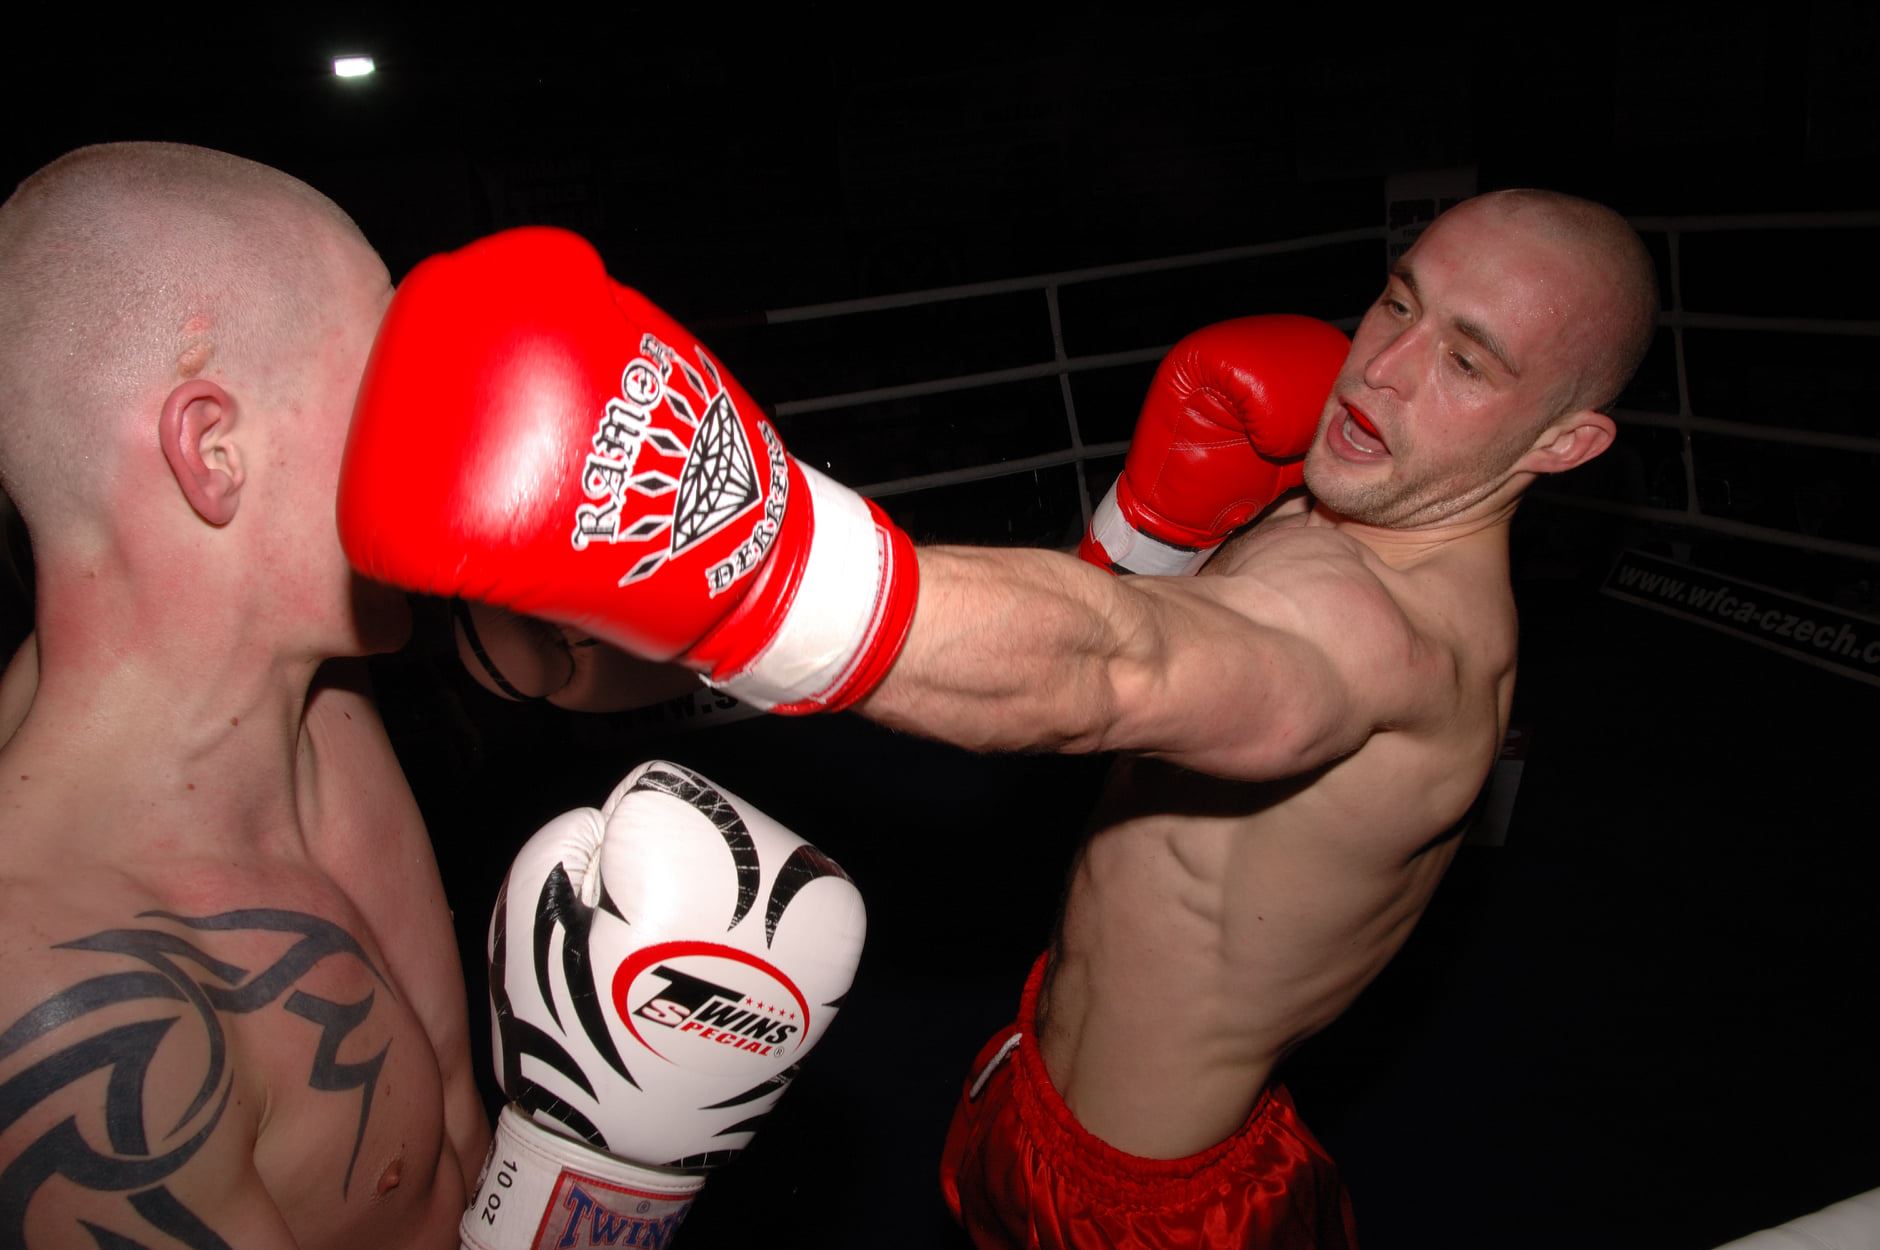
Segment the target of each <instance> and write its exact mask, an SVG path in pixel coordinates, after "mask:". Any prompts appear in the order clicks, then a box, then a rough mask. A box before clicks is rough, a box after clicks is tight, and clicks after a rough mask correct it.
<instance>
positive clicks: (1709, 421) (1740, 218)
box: [757, 212, 1880, 563]
mask: <svg viewBox="0 0 1880 1250" xmlns="http://www.w3.org/2000/svg"><path fill="white" fill-rule="evenodd" d="M1632 224H1633V226H1634V227H1635V228H1636V229H1638V231H1639V232H1640V234H1641V235H1644V236H1646V237H1647V238H1650V237H1652V236H1661V237H1662V238H1663V239H1664V241H1665V245H1666V247H1667V249H1668V254H1669V263H1670V286H1669V289H1668V291H1667V292H1666V293H1665V294H1666V297H1667V299H1668V304H1669V306H1668V308H1666V309H1664V310H1663V311H1661V313H1660V320H1659V324H1660V329H1661V331H1668V332H1669V333H1670V335H1671V336H1672V345H1673V350H1674V355H1675V372H1676V385H1677V410H1676V411H1675V412H1656V411H1650V410H1646V409H1634V408H1621V409H1619V410H1618V412H1617V414H1616V415H1617V416H1618V417H1619V418H1620V420H1621V422H1622V423H1625V424H1628V425H1633V426H1638V427H1646V428H1662V429H1668V430H1674V431H1677V432H1678V433H1679V434H1680V435H1681V437H1682V443H1683V447H1682V460H1683V465H1682V468H1683V476H1684V491H1683V494H1684V507H1683V508H1681V509H1678V508H1666V507H1657V506H1652V505H1650V504H1644V503H1638V502H1635V501H1629V500H1620V499H1606V498H1598V497H1594V496H1586V495H1575V494H1568V493H1556V492H1552V491H1537V492H1533V493H1532V494H1531V497H1532V498H1534V499H1537V500H1544V501H1546V502H1547V503H1549V504H1551V505H1557V506H1563V507H1569V508H1579V509H1585V510H1591V511H1596V512H1601V513H1607V514H1613V515H1618V516H1623V517H1628V518H1631V519H1634V520H1638V521H1641V522H1646V523H1651V524H1660V525H1671V526H1675V527H1680V528H1684V529H1690V530H1700V531H1709V532H1713V533H1718V534H1723V535H1728V536H1731V537H1735V538H1742V539H1749V540H1753V541H1756V542H1763V543H1772V544H1777V545H1781V546H1787V547H1794V548H1799V549H1803V550H1808V551H1815V552H1821V553H1825V554H1830V555H1835V556H1842V557H1849V558H1853V559H1857V560H1863V561H1871V562H1876V563H1880V547H1876V546H1874V545H1870V544H1868V543H1861V542H1846V541H1841V540H1837V539H1832V538H1824V537H1820V536H1818V535H1814V534H1808V533H1802V532H1799V531H1794V530H1786V529H1781V528H1775V527H1772V526H1768V525H1762V524H1756V523H1751V522H1746V521H1742V520H1738V519H1735V518H1732V517H1729V516H1720V515H1715V514H1713V513H1710V512H1706V511H1705V510H1704V507H1703V502H1702V495H1701V492H1700V490H1699V473H1698V463H1697V458H1696V456H1695V453H1694V451H1693V448H1692V435H1694V434H1701V435H1705V436H1718V437H1723V438H1729V439H1738V440H1746V441H1751V442H1757V443H1763V444H1774V445H1783V446H1790V447H1801V448H1813V449H1825V450H1831V451H1839V452H1847V453H1852V454H1855V455H1870V456H1876V457H1880V437H1874V436H1870V435H1862V434H1845V433H1835V432H1831V431H1824V430H1809V429H1805V428H1801V429H1798V428H1793V427H1790V426H1787V425H1782V424H1777V423H1774V422H1760V423H1757V422H1743V421H1736V420H1724V419H1720V418H1715V417H1707V416H1705V415H1703V414H1702V413H1698V412H1696V411H1694V410H1693V406H1692V402H1691V379H1690V376H1689V372H1688V363H1687V353H1686V350H1685V336H1686V334H1687V332H1689V331H1692V330H1701V331H1713V330H1726V331H1758V332H1765V333H1769V332H1773V333H1782V334H1802V335H1832V336H1857V337H1867V338H1871V337H1876V336H1880V321H1875V320H1847V319H1838V318H1819V317H1775V316H1749V315H1730V314H1719V313H1706V312H1701V311H1691V310H1688V309H1687V308H1686V307H1685V306H1684V291H1683V285H1684V284H1683V243H1684V239H1685V238H1686V236H1688V235H1691V234H1694V233H1703V232H1716V231H1756V230H1789V231H1796V230H1811V231H1812V230H1822V229H1876V228H1880V212H1860V213H1769V214H1755V215H1730V216H1714V217H1695V216H1693V217H1638V218H1634V219H1633V221H1632ZM1386 236H1387V231H1386V228H1385V227H1384V226H1381V225H1380V226H1376V227H1365V228H1361V229H1354V230H1344V231H1339V232H1335V233H1329V234H1322V235H1314V236H1309V237H1304V238H1296V239H1287V240H1281V241H1277V242H1268V243H1259V244H1252V245H1248V246H1243V247H1234V248H1224V249H1219V250H1215V251H1208V252H1197V253H1189V254H1186V255H1177V256H1169V257H1163V258H1158V259H1151V260H1142V261H1132V262H1126V263H1120V264H1114V265H1103V266H1095V267H1090V268H1083V269H1075V270H1067V271H1064V272H1059V273H1049V274H1041V275H1035V276H1032V277H1022V278H1011V279H1003V280H999V281H991V282H979V283H971V284H964V285H958V286H948V287H938V288H933V289H929V290H920V291H908V292H902V293H898V294H893V295H883V296H874V297H869V298H863V299H854V300H845V301H841V302H838V303H825V304H813V305H805V306H801V307H793V308H782V309H775V310H771V311H767V312H765V313H763V314H761V316H760V317H759V318H757V320H759V321H761V323H762V324H766V325H783V324H788V323H796V322H806V321H820V320H828V319H834V318H844V317H857V316H865V315H867V314H871V313H879V312H886V311H891V310H896V309H906V308H915V307H920V306H925V305H931V304H938V303H943V302H947V301H956V300H967V299H977V298H982V297H987V296H1001V295H1011V294H1017V293H1025V292H1035V293H1037V294H1038V295H1039V296H1040V297H1041V304H1042V312H1043V313H1044V315H1045V316H1046V317H1047V318H1048V321H1049V325H1050V332H1051V343H1052V347H1053V352H1052V355H1051V358H1050V359H1048V360H1038V361H1036V362H1034V363H1030V364H1024V365H1018V366H1008V367H1002V368H996V369H987V370H984V371H977V372H964V373H957V374H953V375H951V376H945V377H934V378H928V379H923V380H921V381H917V382H910V383H906V384H902V385H894V386H883V387H876V388H872V389H866V390H856V391H848V392H842V393H833V394H825V395H817V396H812V397H809V398H803V399H795V400H787V401H784V402H782V403H779V404H776V405H775V411H776V413H777V415H778V416H780V417H783V416H801V415H807V414H812V413H819V412H835V411H840V410H843V409H851V408H857V407H861V406H864V405H868V404H876V403H882V402H886V401H893V400H899V399H907V398H914V397H919V396H927V395H940V394H946V393H950V392H959V391H968V390H977V389H984V388H991V387H997V386H1002V385H1008V384H1012V383H1018V382H1025V381H1031V380H1035V379H1038V378H1045V377H1055V378H1057V379H1058V384H1059V394H1060V396H1061V398H1062V402H1063V407H1064V413H1063V415H1064V421H1065V441H1064V445H1063V447H1062V448H1060V449H1058V450H1054V451H1049V452H1045V453H1041V454H1036V455H1031V456H1027V457H1023V458H1017V459H1012V460H1002V461H995V462H990V463H985V464H979V465H972V466H967V467H964V468H954V469H948V470H944V471H940V472H934V473H927V474H919V475H915V476H907V477H898V478H893V479H889V480H883V481H876V482H872V483H867V484H864V485H860V486H859V487H858V489H860V490H861V491H862V492H863V493H864V494H868V495H873V496H877V497H882V496H890V495H897V494H904V493H908V492H913V491H922V490H928V489H932V488H936V487H944V486H949V485H955V484H959V483H966V482H975V481H983V480H986V479H991V478H998V477H1005V476H1011V475H1016V474H1022V473H1031V472H1036V471H1038V470H1041V469H1049V468H1056V467H1060V466H1066V465H1076V466H1081V465H1082V464H1083V463H1084V462H1086V461H1088V460H1091V459H1096V458H1103V457H1112V456H1120V455H1122V454H1123V453H1124V452H1125V451H1126V450H1127V449H1128V443H1127V442H1126V441H1106V442H1098V443H1090V442H1087V441H1086V440H1085V438H1084V434H1083V430H1082V427H1081V425H1080V423H1079V421H1078V416H1077V406H1076V403H1075V400H1074V398H1073V395H1072V388H1071V385H1070V379H1071V378H1072V376H1074V375H1076V374H1079V373H1084V372H1089V371H1095V370H1102V369H1110V368H1116V367H1120V366H1129V365H1139V364H1146V363H1150V362H1153V361H1157V360H1159V359H1160V358H1161V357H1162V355H1163V354H1164V353H1166V352H1167V350H1168V349H1169V347H1170V346H1171V344H1169V343H1156V344H1146V345H1144V346H1142V347H1140V348H1134V349H1129V350H1123V351H1109V352H1103V353H1097V354H1087V355H1075V356H1074V355H1071V354H1070V353H1069V352H1068V351H1067V350H1066V347H1065V336H1064V325H1063V318H1062V316H1061V314H1060V297H1061V295H1062V293H1064V292H1066V291H1067V290H1071V289H1073V288H1076V287H1079V286H1086V285H1089V284H1092V283H1098V282H1104V281H1109V280H1113V279H1117V278H1125V277H1133V276H1137V275H1144V274H1155V273H1166V272H1171V271H1175V270H1182V269H1200V268H1207V267H1211V266H1221V265H1228V264H1233V263H1236V262H1241V261H1247V260H1255V259H1258V258H1261V257H1271V256H1278V255H1282V254H1293V253H1307V254H1309V253H1313V252H1317V251H1323V250H1325V249H1330V248H1337V247H1341V246H1346V245H1349V244H1352V243H1362V242H1367V241H1373V240H1375V241H1377V242H1378V243H1380V244H1382V243H1383V242H1384V240H1385V239H1386ZM1382 259H1383V257H1382V256H1381V255H1380V257H1379V260H1380V265H1379V271H1380V274H1381V272H1382V269H1383V266H1382V263H1381V262H1382ZM1360 315H1361V313H1359V312H1354V313H1352V314H1351V315H1349V316H1346V317H1343V318H1332V320H1333V322H1334V324H1337V325H1339V326H1340V327H1341V328H1343V329H1345V330H1347V331H1349V330H1351V329H1352V328H1353V327H1354V326H1355V325H1356V324H1357V321H1358V318H1359V316H1360ZM1875 408H1876V420H1875V421H1874V423H1873V424H1874V428H1876V429H1880V398H1876V400H1875ZM1083 477H1084V475H1083V474H1082V473H1081V472H1080V473H1079V474H1078V494H1079V498H1080V502H1081V507H1082V511H1083V517H1082V520H1083V521H1085V522H1086V523H1087V522H1088V520H1089V515H1090V507H1091V501H1090V498H1089V493H1090V492H1089V490H1088V488H1087V486H1086V485H1085V483H1084V480H1083Z"/></svg>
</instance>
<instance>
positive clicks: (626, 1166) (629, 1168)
mask: <svg viewBox="0 0 1880 1250" xmlns="http://www.w3.org/2000/svg"><path fill="white" fill-rule="evenodd" d="M704 1186H705V1177H704V1176H703V1175H702V1174H700V1173H695V1172H674V1171H669V1170H666V1169H662V1168H649V1167H643V1166H640V1165H638V1164H633V1163H628V1162H627V1161H626V1160H625V1159H618V1158H615V1157H614V1156H613V1155H609V1154H603V1153H601V1152H600V1151H598V1150H595V1149H594V1148H593V1147H592V1146H589V1145H587V1144H586V1143H585V1142H578V1141H575V1140H574V1139H573V1138H570V1137H563V1136H562V1135H561V1134H559V1133H556V1132H553V1131H551V1130H549V1129H547V1128H544V1127H543V1126H542V1125H540V1124H537V1123H536V1122H535V1121H534V1120H531V1119H530V1118H529V1117H528V1116H527V1115H525V1114H524V1113H523V1112H521V1111H519V1110H517V1109H516V1107H515V1106H514V1105H511V1106H506V1107H504V1108H503V1111H502V1114H501V1115H500V1116H498V1117H497V1120H496V1137H495V1139H494V1140H493V1141H491V1142H490V1153H489V1157H488V1158H487V1159H486V1160H485V1161H484V1163H483V1177H482V1179H481V1180H479V1181H478V1182H477V1192H476V1197H475V1198H474V1199H473V1200H472V1201H471V1203H470V1206H469V1208H468V1209H466V1210H465V1211H464V1213H463V1221H462V1223H461V1224H460V1225H459V1233H460V1235H461V1236H462V1238H463V1245H464V1247H465V1250H538V1248H540V1247H548V1246H563V1245H583V1246H586V1245H622V1246H651V1245H661V1246H663V1245H667V1244H669V1243H670V1242H671V1240H672V1234H673V1232H674V1231H675V1230H676V1229H677V1228H678V1227H679V1222H680V1221H681V1220H683V1219H684V1218H685V1213H686V1212H687V1211H688V1210H689V1209H690V1208H691V1206H692V1199H693V1197H694V1196H695V1195H696V1194H697V1193H698V1191H699V1190H700V1189H702V1188H704ZM647 1225H651V1226H652V1227H650V1228H649V1227H645V1226H647Z"/></svg>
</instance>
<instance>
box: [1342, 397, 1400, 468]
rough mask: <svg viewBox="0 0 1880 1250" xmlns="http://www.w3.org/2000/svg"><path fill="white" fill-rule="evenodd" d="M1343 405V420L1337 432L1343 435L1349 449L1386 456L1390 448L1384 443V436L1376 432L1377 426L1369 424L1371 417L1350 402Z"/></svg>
mask: <svg viewBox="0 0 1880 1250" xmlns="http://www.w3.org/2000/svg"><path fill="white" fill-rule="evenodd" d="M1344 407H1345V421H1344V424H1343V426H1342V427H1341V428H1340V431H1339V432H1340V433H1341V434H1343V435H1344V439H1345V442H1346V443H1348V444H1349V445H1350V446H1351V449H1352V450H1353V451H1358V452H1362V453H1364V454H1365V455H1367V456H1388V455H1389V454H1390V448H1389V447H1388V446H1387V445H1386V444H1385V442H1384V436H1383V435H1382V434H1380V433H1378V431H1377V427H1376V426H1375V425H1373V424H1371V418H1369V417H1367V416H1365V415H1364V413H1363V412H1362V411H1360V410H1359V409H1358V408H1356V407H1354V406H1353V405H1351V404H1346V405H1345V406H1344Z"/></svg>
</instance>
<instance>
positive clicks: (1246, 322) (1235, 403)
mask: <svg viewBox="0 0 1880 1250" xmlns="http://www.w3.org/2000/svg"><path fill="white" fill-rule="evenodd" d="M1349 348H1350V344H1349V343H1348V342H1347V341H1346V339H1345V336H1344V334H1343V332H1341V331H1340V330H1339V329H1338V327H1337V326H1334V325H1330V324H1328V323H1326V322H1323V321H1316V320H1314V319H1313V318H1311V317H1300V316H1294V315H1291V314H1270V315H1266V316H1258V317H1237V318H1235V319H1234V320H1232V321H1222V322H1219V323H1217V324H1215V325H1211V326H1203V327H1202V328H1201V329H1199V330H1196V331H1194V332H1193V333H1192V334H1189V335H1187V336H1186V337H1185V338H1183V339H1182V341H1181V342H1179V343H1177V344H1175V346H1174V347H1172V348H1170V349H1169V352H1168V354H1167V355H1166V356H1164V357H1163V358H1162V363H1161V364H1160V365H1159V366H1158V367H1157V368H1156V372H1155V379H1154V381H1152V382H1151V383H1150V384H1149V394H1148V397H1147V398H1146V399H1144V400H1143V405H1142V413H1141V415H1140V416H1139V417H1138V418H1137V419H1136V432H1135V436H1134V437H1133V438H1132V439H1131V441H1130V444H1129V455H1128V456H1127V457H1126V458H1125V460H1124V462H1123V472H1122V475H1121V476H1120V477H1118V478H1117V480H1116V482H1115V484H1114V485H1112V486H1111V487H1110V491H1109V494H1107V495H1105V496H1104V497H1103V502H1102V503H1100V504H1098V505H1097V507H1096V509H1095V510H1094V511H1093V512H1092V514H1091V517H1090V530H1089V532H1088V533H1086V534H1085V535H1084V540H1083V543H1082V545H1081V546H1080V547H1079V549H1078V553H1077V554H1078V555H1080V556H1082V557H1083V558H1084V559H1085V560H1087V561H1089V562H1090V563H1092V564H1095V565H1097V566H1098V567H1099V568H1106V569H1111V570H1113V571H1115V572H1118V573H1152V574H1182V573H1193V572H1195V571H1196V570H1197V569H1199V568H1200V567H1201V566H1202V564H1203V563H1205V562H1206V560H1207V558H1208V556H1210V555H1211V554H1213V552H1214V549H1215V548H1216V547H1218V546H1220V545H1221V543H1222V542H1223V541H1224V540H1225V539H1226V538H1227V536H1228V535H1229V534H1232V533H1233V532H1234V531H1235V530H1237V529H1239V528H1240V527H1241V526H1242V525H1245V524H1246V523H1247V522H1248V521H1250V520H1252V519H1253V518H1254V517H1255V516H1257V515H1258V514H1259V513H1260V511H1261V510H1262V509H1264V508H1265V507H1266V506H1267V505H1268V504H1270V503H1272V502H1273V501H1274V500H1276V499H1278V498H1279V497H1280V496H1281V495H1283V494H1285V493H1286V492H1287V491H1289V490H1291V489H1292V488H1293V487H1295V486H1297V485H1299V484H1300V482H1301V481H1302V480H1303V479H1304V467H1303V459H1304V457H1305V454H1306V452H1307V451H1308V450H1309V449H1310V448H1311V446H1312V438H1313V435H1314V434H1315V433H1317V431H1318V425H1319V417H1320V415H1321V414H1322V413H1323V411H1324V408H1325V400H1326V398H1327V397H1328V396H1329V395H1330V394H1331V393H1332V383H1333V382H1334V381H1336V380H1337V378H1338V370H1339V367H1340V366H1341V365H1343V364H1344V362H1345V353H1346V352H1347V351H1348V350H1349Z"/></svg>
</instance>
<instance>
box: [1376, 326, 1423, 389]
mask: <svg viewBox="0 0 1880 1250" xmlns="http://www.w3.org/2000/svg"><path fill="white" fill-rule="evenodd" d="M1418 329H1419V327H1418V326H1414V325H1412V326H1405V327H1402V328H1397V327H1392V328H1391V330H1390V331H1388V332H1387V333H1386V336H1385V337H1384V339H1383V341H1382V342H1379V343H1377V344H1376V345H1375V346H1373V348H1372V351H1371V355H1370V357H1369V359H1367V360H1366V361H1365V362H1364V384H1365V385H1366V386H1368V387H1370V388H1371V389H1372V390H1376V391H1395V392H1397V394H1398V395H1400V396H1403V397H1408V395H1409V391H1410V384H1411V380H1412V378H1413V377H1414V376H1415V371H1414V369H1413V368H1412V365H1413V357H1414V354H1415V350H1416V342H1417V337H1418V335H1417V331H1418Z"/></svg>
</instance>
